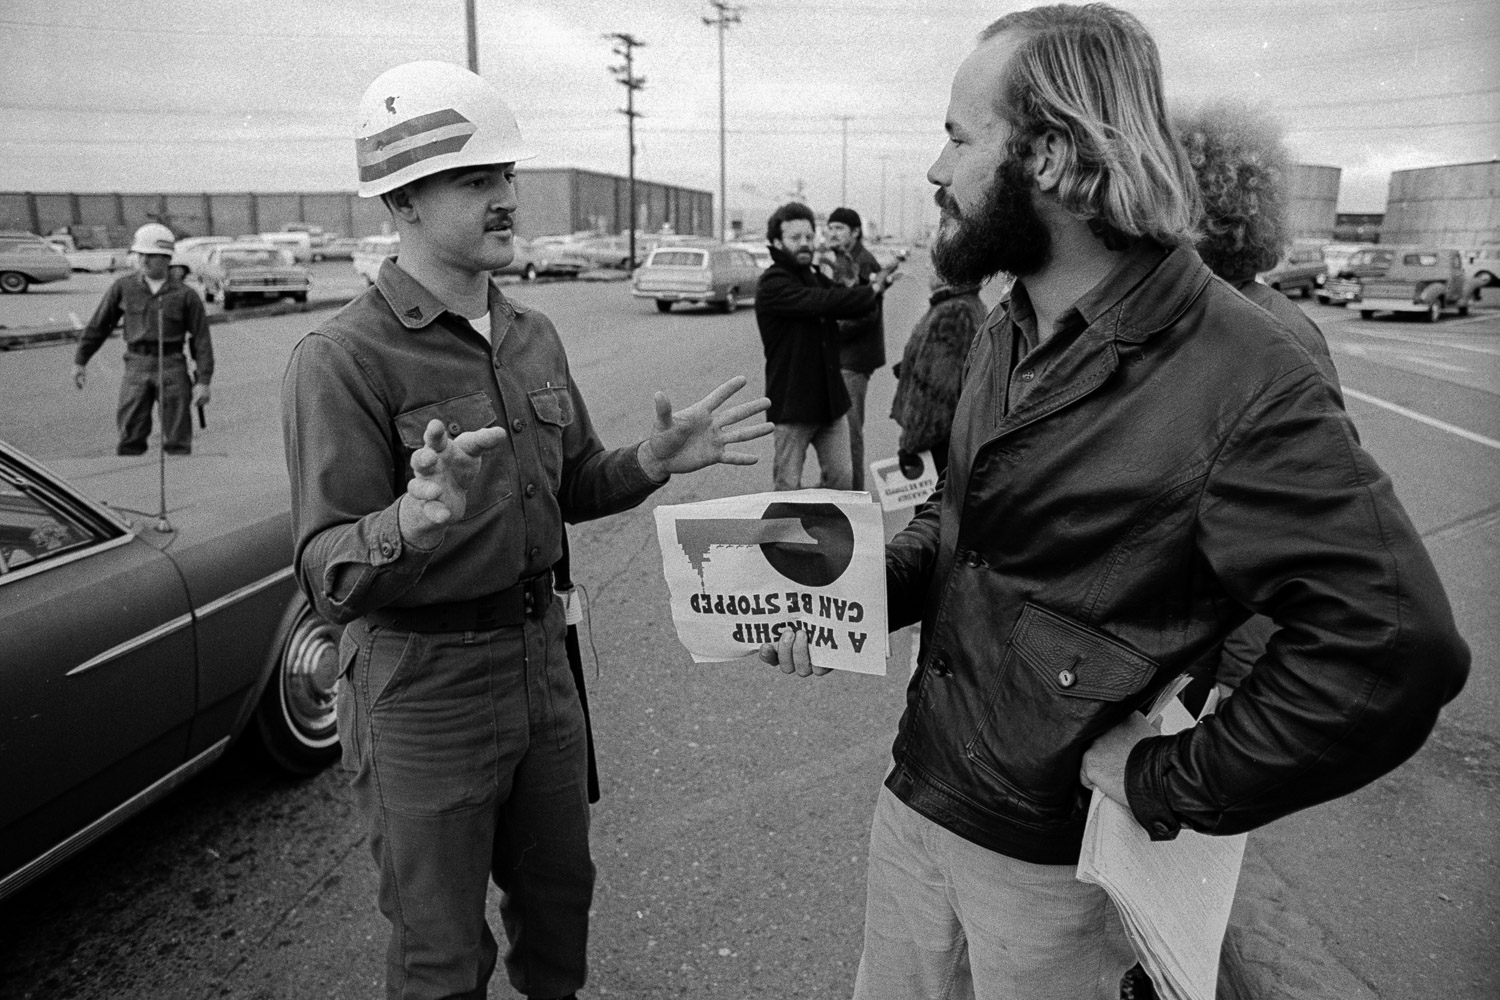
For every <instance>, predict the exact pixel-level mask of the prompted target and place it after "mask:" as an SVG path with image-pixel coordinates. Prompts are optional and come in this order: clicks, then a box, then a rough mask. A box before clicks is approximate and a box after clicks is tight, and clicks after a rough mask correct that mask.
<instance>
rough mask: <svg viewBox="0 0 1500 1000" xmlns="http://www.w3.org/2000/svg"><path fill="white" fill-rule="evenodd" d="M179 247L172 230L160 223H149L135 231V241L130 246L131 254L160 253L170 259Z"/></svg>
mask: <svg viewBox="0 0 1500 1000" xmlns="http://www.w3.org/2000/svg"><path fill="white" fill-rule="evenodd" d="M176 245H177V237H176V236H174V235H173V234H172V230H170V229H168V228H167V227H166V226H164V225H162V224H161V223H160V222H148V223H146V224H145V225H144V226H142V227H141V228H139V229H137V230H136V231H135V241H134V242H133V243H131V244H130V252H131V253H158V254H163V255H164V256H167V257H170V256H171V255H172V248H173V247H175V246H176Z"/></svg>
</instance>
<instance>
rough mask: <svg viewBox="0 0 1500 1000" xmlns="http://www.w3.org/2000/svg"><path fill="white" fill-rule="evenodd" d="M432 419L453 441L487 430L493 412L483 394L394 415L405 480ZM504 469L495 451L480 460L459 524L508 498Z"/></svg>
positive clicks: (500, 456)
mask: <svg viewBox="0 0 1500 1000" xmlns="http://www.w3.org/2000/svg"><path fill="white" fill-rule="evenodd" d="M435 419H436V420H441V421H442V422H443V426H445V427H446V428H448V436H449V437H457V436H458V435H460V434H462V433H464V432H465V431H477V430H479V429H480V428H481V427H491V426H494V425H495V423H496V422H497V421H496V420H495V408H494V407H493V406H491V405H490V397H489V396H488V395H486V394H485V393H484V392H483V391H480V392H470V393H465V394H464V395H462V396H452V397H450V398H448V399H444V400H442V401H440V402H437V403H429V404H427V405H426V406H419V407H417V408H416V409H413V410H407V411H406V412H405V413H400V414H397V416H396V430H397V432H398V433H399V434H400V435H401V445H402V447H403V448H404V449H405V450H406V466H405V469H404V470H403V471H404V474H405V477H406V479H407V480H409V479H410V478H411V475H412V473H411V456H412V454H413V453H414V452H416V451H417V449H419V448H421V447H422V434H423V432H424V431H426V430H427V425H428V424H429V423H431V422H432V421H433V420H435ZM504 469H505V467H504V464H503V456H502V455H501V453H500V451H499V449H495V450H492V451H489V452H487V453H486V454H485V455H483V456H482V457H481V458H480V460H479V474H478V475H477V476H475V477H474V483H473V485H471V486H470V487H469V495H468V502H467V504H466V505H465V508H464V516H463V520H465V521H467V520H469V519H470V518H473V517H475V516H477V515H479V514H481V513H483V512H484V511H487V510H489V509H490V508H491V507H493V506H495V505H496V504H497V503H499V502H501V501H502V500H508V499H509V498H510V496H511V492H512V490H511V487H510V484H509V483H508V482H506V480H505V475H504Z"/></svg>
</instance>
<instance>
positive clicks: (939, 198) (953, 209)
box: [932, 188, 960, 215]
mask: <svg viewBox="0 0 1500 1000" xmlns="http://www.w3.org/2000/svg"><path fill="white" fill-rule="evenodd" d="M932 200H933V201H934V202H936V203H937V207H938V208H940V209H942V210H943V212H945V213H946V214H948V215H959V214H960V213H959V210H958V202H956V201H954V200H953V196H952V195H951V194H949V193H948V189H947V188H938V189H937V190H936V191H934V192H932Z"/></svg>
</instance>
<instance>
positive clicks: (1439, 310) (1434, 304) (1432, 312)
mask: <svg viewBox="0 0 1500 1000" xmlns="http://www.w3.org/2000/svg"><path fill="white" fill-rule="evenodd" d="M1442 318H1443V300H1442V299H1433V300H1432V301H1431V302H1429V303H1427V322H1429V323H1436V322H1437V321H1438V320H1440V319H1442Z"/></svg>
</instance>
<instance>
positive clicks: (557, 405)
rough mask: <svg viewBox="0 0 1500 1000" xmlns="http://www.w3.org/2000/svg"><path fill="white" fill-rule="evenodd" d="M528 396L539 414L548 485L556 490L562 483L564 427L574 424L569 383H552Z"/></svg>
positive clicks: (540, 447)
mask: <svg viewBox="0 0 1500 1000" xmlns="http://www.w3.org/2000/svg"><path fill="white" fill-rule="evenodd" d="M526 395H527V396H528V397H529V398H530V399H531V412H532V413H534V414H535V415H536V433H537V448H538V450H539V452H540V453H541V459H542V467H543V468H545V469H546V470H547V486H548V488H549V489H551V490H552V492H554V493H556V492H557V490H558V488H559V487H560V486H561V485H562V467H563V455H564V448H563V433H564V430H563V429H564V428H565V427H567V426H569V425H570V424H572V423H573V396H572V394H571V393H570V392H569V390H568V387H567V385H565V384H564V385H553V384H552V383H551V382H548V383H547V384H546V385H545V386H543V387H542V388H540V389H532V390H531V391H530V392H528V393H527V394H526Z"/></svg>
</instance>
